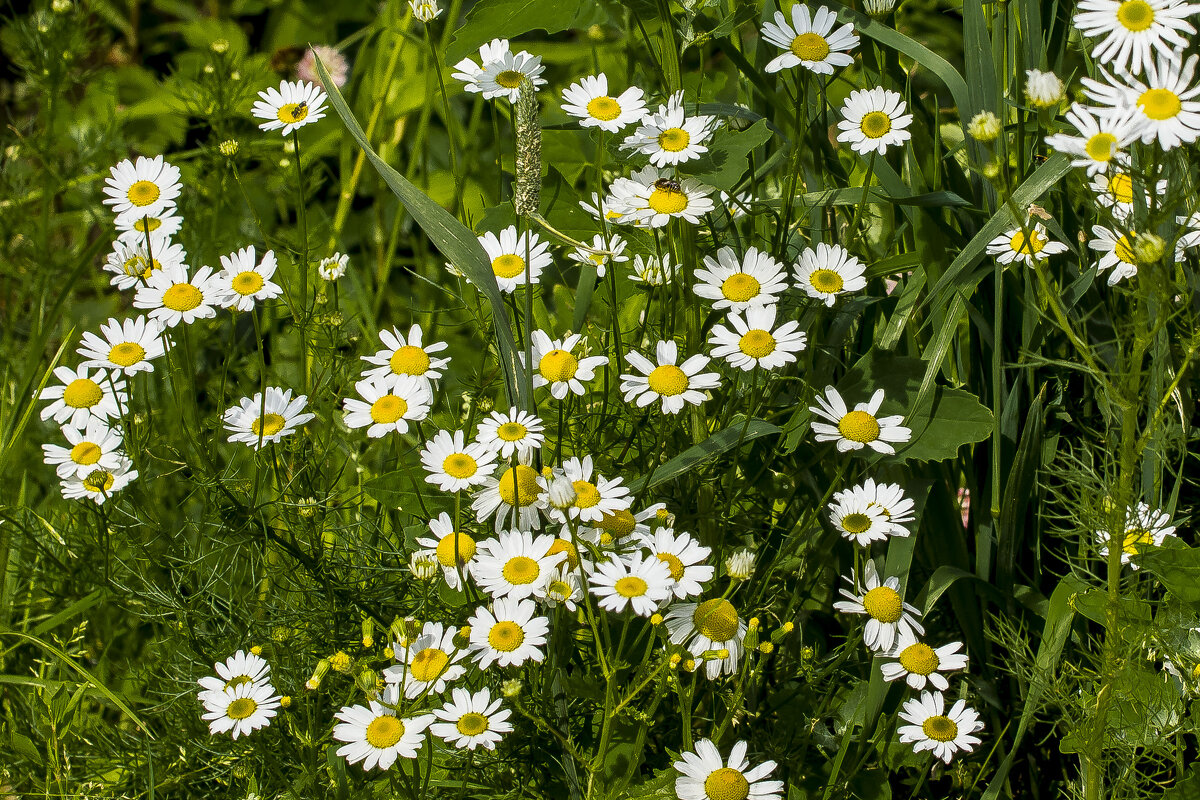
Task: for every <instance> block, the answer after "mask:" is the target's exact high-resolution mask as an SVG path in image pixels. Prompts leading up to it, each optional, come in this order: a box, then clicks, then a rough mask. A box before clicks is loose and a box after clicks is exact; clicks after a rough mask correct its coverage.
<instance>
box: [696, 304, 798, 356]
mask: <svg viewBox="0 0 1200 800" xmlns="http://www.w3.org/2000/svg"><path fill="white" fill-rule="evenodd" d="M775 309H776V306H773V305H771V306H757V307H751V308H748V309H747V310H746V312H745V315H744V318H743V315H741V314H734V313H731V314H730V315H729V316H728V317H727V320H728V321H729V324H730V325H732V326H733V330H730V329H729V328H726V327H725V326H724V325H720V324H718V325H714V326H713V329H712V332H711V334H710V335H709V340H708V344H709V346H710V347H712V355H713V358H723V359H725V360H726V361H728V362H729V364H730V366H733V367H737V368H738V369H742V370H747V371H749V370H752V369H754V368H756V367H762V368H763V369H768V370H771V369H779V368H780V367H782V366H785V365H787V364H790V363H791V362H793V361H795V360H796V356H795V354H796V353H798V352H800V351H801V350H803V349H804V348H805V346H806V344H807V341H808V335H807V334H806V333H804V331H802V330H800V323H799V322H796V321H795V320H788V321H787V322H785V323H783V324H782V325H780V326H779V327H778V328H776V327H775Z"/></svg>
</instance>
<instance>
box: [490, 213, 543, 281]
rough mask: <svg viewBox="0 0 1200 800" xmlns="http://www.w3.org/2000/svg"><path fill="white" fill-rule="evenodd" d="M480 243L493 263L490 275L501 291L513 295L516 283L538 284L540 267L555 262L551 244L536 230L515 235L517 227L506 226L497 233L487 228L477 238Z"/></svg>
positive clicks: (540, 272) (540, 273)
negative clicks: (551, 252)
mask: <svg viewBox="0 0 1200 800" xmlns="http://www.w3.org/2000/svg"><path fill="white" fill-rule="evenodd" d="M479 244H480V245H481V246H482V247H483V249H484V252H486V253H487V257H488V260H490V261H491V263H492V274H493V275H495V276H496V284H497V285H498V286H499V287H500V291H502V292H506V293H508V294H512V293H513V292H515V291H516V290H517V287H518V286H524V285H525V284H526V283H537V282H538V281H539V280H540V279H541V276H542V270H544V269H546V268H547V267H549V266H550V265H551V264H552V263H554V260H553V258H551V256H550V245H549V243H547V242H543V241H542V240H541V237H539V236H538V235H537V234H536V233H532V232H529V231H526V232H525V233H522V234H521V235H520V236H518V235H517V227H516V226H515V225H509V226H508V227H507V228H505V229H504V230H502V231H500V235H499V236H497V235H496V234H494V233H491V232H490V231H489V232H488V233H485V234H484V235H483V236H480V237H479Z"/></svg>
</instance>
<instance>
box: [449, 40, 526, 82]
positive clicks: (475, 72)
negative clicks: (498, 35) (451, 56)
mask: <svg viewBox="0 0 1200 800" xmlns="http://www.w3.org/2000/svg"><path fill="white" fill-rule="evenodd" d="M505 54H507V55H509V56H511V55H512V51H511V50H509V49H508V39H492V40H491V41H490V42H488V43H487V44H485V45H483V46H482V47H480V48H479V62H480V63H478V64H476V63H475V61H474V60H472V59H470V58H464V59H463V60H462V61H459V62H458V63H457V64H455V65H454V69H456V70H458V71H457V72H455V73H454V74H453V76H452V77H454V78H455V79H457V80H460V81H463V82H464V83H465V84H466V85H465V86H464V87H463V88H464V89H465V90H466V91H468V92H473V93H476V94H478V93H479V92H482V91H483V89H482V88H481V87H480V85H479V82H480V81H481V80H482V79H483V73H484V70H486V69H487V68H488V67H489V66H490V65H492V64H495V63H497V62H499V61H500V60H501V59H502V58H503V57H504V56H505Z"/></svg>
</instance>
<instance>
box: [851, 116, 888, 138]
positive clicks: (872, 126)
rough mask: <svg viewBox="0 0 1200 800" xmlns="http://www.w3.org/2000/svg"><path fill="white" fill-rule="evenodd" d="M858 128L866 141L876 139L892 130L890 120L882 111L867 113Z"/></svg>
mask: <svg viewBox="0 0 1200 800" xmlns="http://www.w3.org/2000/svg"><path fill="white" fill-rule="evenodd" d="M858 127H859V129H860V130H861V131H862V132H863V135H864V136H866V137H867V138H868V139H878V138H879V137H880V136H883V135H884V134H885V133H887V132H888V131H890V130H891V129H892V118H891V117H889V116H888V115H887V114H885V113H883V112H882V111H868V112H867V113H866V114H864V115H863V118H862V121H861V122H859V123H858Z"/></svg>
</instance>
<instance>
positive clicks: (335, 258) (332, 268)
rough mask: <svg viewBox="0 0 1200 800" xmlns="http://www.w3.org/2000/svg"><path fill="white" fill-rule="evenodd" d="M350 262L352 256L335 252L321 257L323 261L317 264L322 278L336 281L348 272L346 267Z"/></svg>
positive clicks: (318, 272)
mask: <svg viewBox="0 0 1200 800" xmlns="http://www.w3.org/2000/svg"><path fill="white" fill-rule="evenodd" d="M349 264H350V256H348V255H343V254H341V253H334V254H333V255H331V256H326V257H325V258H322V259H321V263H319V264H317V274H318V275H320V276H321V279H322V280H327V281H330V282H332V281H336V280H337V279H338V278H341V277H342V276H344V275H345V274H346V267H347V266H348V265H349Z"/></svg>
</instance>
